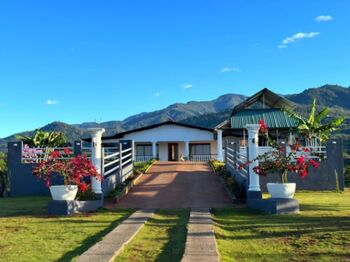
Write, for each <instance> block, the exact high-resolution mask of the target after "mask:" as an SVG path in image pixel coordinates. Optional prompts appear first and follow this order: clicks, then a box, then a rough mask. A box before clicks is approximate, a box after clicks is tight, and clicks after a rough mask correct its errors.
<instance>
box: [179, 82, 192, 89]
mask: <svg viewBox="0 0 350 262" xmlns="http://www.w3.org/2000/svg"><path fill="white" fill-rule="evenodd" d="M181 87H182V88H183V89H190V88H192V87H193V85H192V84H190V83H183V84H182V85H181Z"/></svg>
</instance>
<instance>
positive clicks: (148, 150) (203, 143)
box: [103, 121, 222, 161]
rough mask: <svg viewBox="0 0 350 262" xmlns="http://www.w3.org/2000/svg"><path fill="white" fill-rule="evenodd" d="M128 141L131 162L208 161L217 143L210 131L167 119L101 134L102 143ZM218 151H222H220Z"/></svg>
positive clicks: (211, 130)
mask: <svg viewBox="0 0 350 262" xmlns="http://www.w3.org/2000/svg"><path fill="white" fill-rule="evenodd" d="M120 140H132V141H133V143H134V152H135V153H134V159H135V161H148V160H150V159H152V158H156V159H159V160H160V161H184V160H190V161H208V160H211V159H218V158H220V157H221V159H222V155H220V153H219V155H218V150H217V148H218V146H217V145H218V142H219V143H220V145H221V146H222V141H218V140H215V139H214V130H213V129H210V128H204V127H198V126H193V125H188V124H182V123H177V122H173V121H167V122H163V123H159V124H155V125H150V126H146V127H142V128H138V129H134V130H130V131H126V132H122V133H118V134H116V135H114V136H111V137H104V138H103V143H115V142H118V141H120ZM221 152H222V150H221ZM221 154H222V153H221Z"/></svg>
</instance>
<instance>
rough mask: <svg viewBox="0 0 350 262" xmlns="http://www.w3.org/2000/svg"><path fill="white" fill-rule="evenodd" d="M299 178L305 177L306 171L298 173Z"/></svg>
mask: <svg viewBox="0 0 350 262" xmlns="http://www.w3.org/2000/svg"><path fill="white" fill-rule="evenodd" d="M300 176H301V178H304V177H306V176H307V171H306V170H302V171H301V172H300Z"/></svg>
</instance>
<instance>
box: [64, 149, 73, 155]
mask: <svg viewBox="0 0 350 262" xmlns="http://www.w3.org/2000/svg"><path fill="white" fill-rule="evenodd" d="M63 152H64V153H65V154H66V155H71V154H72V152H71V151H70V150H69V148H64V149H63Z"/></svg>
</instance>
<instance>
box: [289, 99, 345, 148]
mask: <svg viewBox="0 0 350 262" xmlns="http://www.w3.org/2000/svg"><path fill="white" fill-rule="evenodd" d="M289 113H290V114H291V115H292V117H294V118H295V119H297V120H298V122H299V125H298V130H299V132H300V134H301V135H303V136H304V137H305V139H306V145H307V146H318V145H319V142H321V143H322V142H325V141H327V140H328V139H329V136H330V133H331V132H333V131H335V130H336V129H338V128H339V127H340V125H341V124H342V123H343V122H344V120H345V119H344V117H338V118H335V119H333V120H331V121H330V122H329V123H324V122H325V118H326V117H327V115H328V113H329V108H328V107H325V108H323V109H322V110H321V111H319V112H318V113H317V112H316V98H314V99H313V101H312V106H311V111H310V114H309V117H308V118H307V120H306V119H304V118H303V117H301V116H299V115H297V114H295V113H293V112H289Z"/></svg>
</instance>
